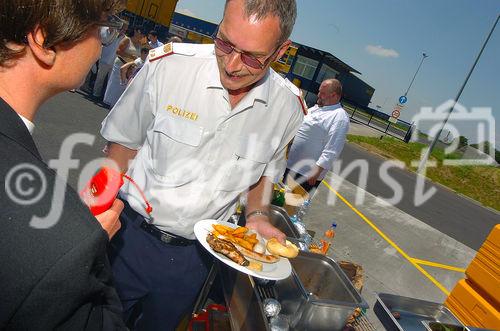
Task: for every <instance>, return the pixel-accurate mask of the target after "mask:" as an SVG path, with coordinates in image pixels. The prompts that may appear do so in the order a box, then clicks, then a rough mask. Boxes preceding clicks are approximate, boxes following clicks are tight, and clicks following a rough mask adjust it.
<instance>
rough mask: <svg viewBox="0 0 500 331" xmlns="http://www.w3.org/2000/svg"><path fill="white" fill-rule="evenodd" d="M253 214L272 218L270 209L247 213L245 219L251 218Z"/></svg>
mask: <svg viewBox="0 0 500 331" xmlns="http://www.w3.org/2000/svg"><path fill="white" fill-rule="evenodd" d="M252 216H267V217H268V218H271V214H270V213H269V212H268V211H265V210H254V211H252V212H250V213H248V214H246V216H245V219H247V220H248V219H249V218H250V217H252Z"/></svg>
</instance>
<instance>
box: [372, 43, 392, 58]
mask: <svg viewBox="0 0 500 331" xmlns="http://www.w3.org/2000/svg"><path fill="white" fill-rule="evenodd" d="M365 49H366V51H367V52H368V53H370V54H372V55H376V56H380V57H399V53H398V52H397V51H396V50H394V49H391V48H384V47H382V46H380V45H376V46H375V45H367V46H366V48H365Z"/></svg>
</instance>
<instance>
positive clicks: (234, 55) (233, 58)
mask: <svg viewBox="0 0 500 331" xmlns="http://www.w3.org/2000/svg"><path fill="white" fill-rule="evenodd" d="M226 59H227V60H226V71H228V72H237V71H240V70H241V66H242V65H243V62H242V61H241V55H240V53H238V52H236V51H233V52H231V54H228V55H227V57H226Z"/></svg>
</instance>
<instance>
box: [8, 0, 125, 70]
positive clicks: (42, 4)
mask: <svg viewBox="0 0 500 331" xmlns="http://www.w3.org/2000/svg"><path fill="white" fill-rule="evenodd" d="M124 6H125V1H124V0H1V1H0V65H4V64H5V62H6V61H8V60H11V59H13V58H15V57H17V56H20V55H22V54H23V53H24V48H19V47H15V48H14V49H12V48H11V47H9V45H23V44H25V41H26V35H28V34H29V33H30V32H32V31H34V29H35V28H36V27H37V26H40V27H42V29H43V31H44V33H45V42H44V44H43V46H44V47H45V48H50V47H53V46H55V45H57V44H60V43H65V42H75V41H78V40H80V39H81V38H82V37H83V36H84V35H85V33H86V32H87V31H88V30H89V29H90V28H91V27H92V26H93V25H94V24H95V23H97V22H99V21H101V20H102V18H103V17H105V16H106V15H108V14H114V13H116V12H117V11H120V10H122V9H123V8H124Z"/></svg>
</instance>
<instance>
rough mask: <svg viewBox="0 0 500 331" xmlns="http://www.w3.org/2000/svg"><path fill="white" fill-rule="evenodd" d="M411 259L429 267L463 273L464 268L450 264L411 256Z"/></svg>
mask: <svg viewBox="0 0 500 331" xmlns="http://www.w3.org/2000/svg"><path fill="white" fill-rule="evenodd" d="M411 259H412V260H413V262H415V263H417V264H422V265H427V266H429V267H436V268H441V269H446V270H451V271H456V272H461V273H465V269H462V268H458V267H452V266H450V265H446V264H441V263H436V262H431V261H426V260H420V259H416V258H414V257H412V258H411Z"/></svg>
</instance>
